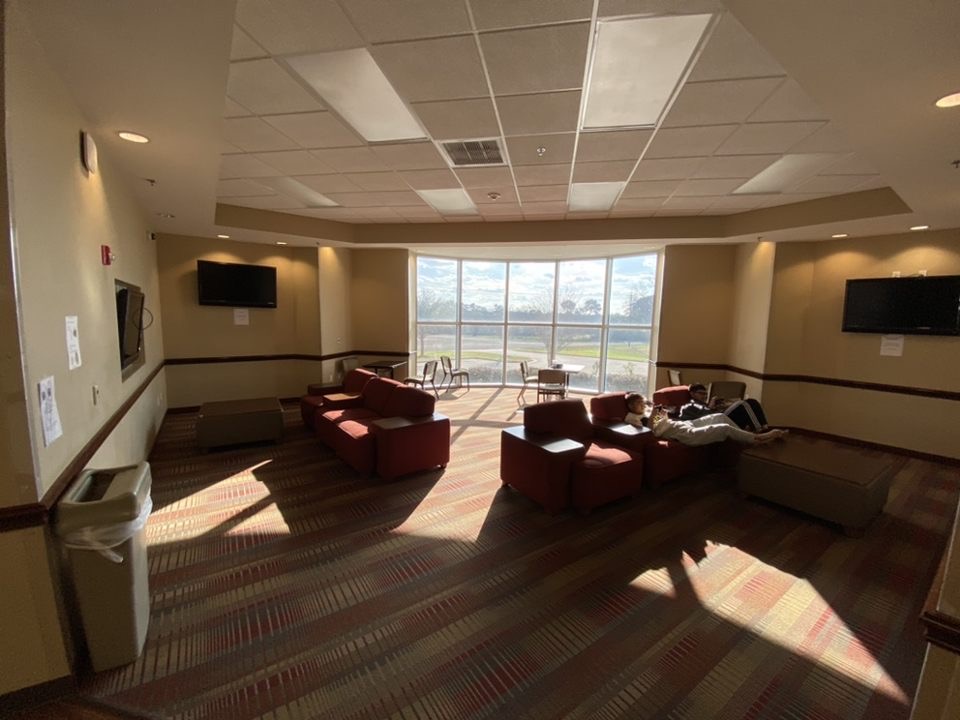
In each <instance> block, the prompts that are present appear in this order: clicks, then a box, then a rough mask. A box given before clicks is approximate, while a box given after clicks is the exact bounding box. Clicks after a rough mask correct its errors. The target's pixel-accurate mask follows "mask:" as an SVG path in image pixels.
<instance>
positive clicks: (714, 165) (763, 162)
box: [693, 155, 782, 179]
mask: <svg viewBox="0 0 960 720" xmlns="http://www.w3.org/2000/svg"><path fill="white" fill-rule="evenodd" d="M781 157H782V156H781V155H714V156H713V157H708V158H705V159H704V161H703V162H702V163H701V164H700V167H698V168H697V171H696V172H695V173H694V174H693V177H695V178H743V179H747V178H752V177H753V176H754V175H756V174H757V173H758V172H760V171H762V170H765V169H766V168H768V167H770V166H771V165H772V164H773V163H775V162H776V161H777V160H779V159H780V158H781Z"/></svg>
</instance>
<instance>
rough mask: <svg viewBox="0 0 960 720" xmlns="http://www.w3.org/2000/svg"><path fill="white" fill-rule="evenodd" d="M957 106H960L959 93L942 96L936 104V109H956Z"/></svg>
mask: <svg viewBox="0 0 960 720" xmlns="http://www.w3.org/2000/svg"><path fill="white" fill-rule="evenodd" d="M957 105H960V92H955V93H950V94H949V95H944V96H943V97H942V98H940V99H939V100H937V102H936V106H937V107H938V108H949V107H957Z"/></svg>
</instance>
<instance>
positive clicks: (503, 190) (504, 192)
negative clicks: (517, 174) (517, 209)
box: [467, 182, 517, 205]
mask: <svg viewBox="0 0 960 720" xmlns="http://www.w3.org/2000/svg"><path fill="white" fill-rule="evenodd" d="M490 193H500V197H498V198H497V199H496V200H494V199H493V198H492V197H490ZM467 195H469V196H470V199H471V200H473V202H474V204H475V205H487V204H490V203H507V204H516V203H517V191H516V190H514V189H513V183H512V182H511V183H510V184H506V183H505V184H503V185H492V186H490V187H482V188H469V189H468V190H467Z"/></svg>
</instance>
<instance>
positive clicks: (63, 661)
mask: <svg viewBox="0 0 960 720" xmlns="http://www.w3.org/2000/svg"><path fill="white" fill-rule="evenodd" d="M5 12H6V17H5V18H4V20H5V22H4V26H3V27H4V41H5V53H4V60H5V67H4V104H5V110H6V137H5V144H4V147H5V151H6V156H7V158H6V160H7V162H6V166H7V169H8V171H9V173H10V175H9V178H8V185H9V194H10V200H9V215H10V222H11V227H12V230H13V242H12V246H11V245H8V244H7V243H4V248H3V251H2V253H0V255H2V260H0V277H2V279H0V329H2V331H3V336H4V338H5V340H9V342H5V343H4V346H3V355H2V361H0V362H2V369H3V373H2V375H3V386H4V388H3V389H4V394H3V401H2V402H3V415H2V417H0V436H3V437H4V438H5V439H9V442H10V443H16V445H9V446H7V445H0V447H4V448H5V449H3V450H2V453H3V457H2V458H0V459H2V460H3V461H4V463H5V465H4V467H7V465H6V462H7V461H10V462H11V463H12V464H13V466H14V467H15V468H16V472H13V473H9V472H5V473H3V474H2V475H0V503H2V505H3V506H10V505H17V504H23V503H30V502H37V501H38V500H39V499H41V498H42V497H43V495H44V493H45V492H46V491H47V490H48V489H50V487H51V486H52V485H53V483H54V482H55V480H56V479H57V477H58V476H59V475H60V474H61V473H62V472H63V470H64V469H65V468H66V467H67V466H68V465H69V464H70V463H71V462H72V461H73V459H74V458H75V457H76V456H77V454H78V453H79V452H80V450H81V449H82V448H83V447H84V446H85V445H86V444H87V443H88V442H89V441H90V440H91V438H92V437H93V436H94V435H95V434H96V433H97V432H98V431H99V430H100V429H101V428H102V427H104V426H105V425H106V424H107V422H108V421H109V420H110V419H111V417H112V416H113V415H114V414H115V413H116V412H117V411H118V410H119V408H120V407H121V406H122V405H123V403H124V402H125V401H126V400H127V399H128V398H129V397H131V395H132V394H133V393H134V392H136V391H137V390H138V389H139V387H140V386H141V385H142V384H143V383H144V381H145V380H146V378H147V377H148V376H149V375H150V373H151V372H152V371H153V370H154V369H155V368H156V367H157V366H158V365H159V364H160V363H161V362H162V360H163V357H164V349H163V338H162V316H161V312H160V304H159V292H158V284H157V272H156V261H155V253H154V246H153V243H152V241H151V240H150V239H149V238H148V226H147V223H146V221H145V218H144V217H143V215H142V214H141V212H140V211H139V209H138V207H137V204H136V203H135V201H134V199H133V197H132V195H131V193H130V192H129V189H128V188H129V179H128V178H126V177H124V176H123V175H122V174H121V172H120V170H119V169H118V165H117V163H116V162H115V159H114V158H113V157H112V156H111V154H110V152H109V149H108V147H106V146H107V143H105V142H101V148H100V171H99V172H98V173H97V174H95V175H89V174H87V173H86V171H85V170H84V169H83V168H82V166H81V164H80V156H79V149H78V148H79V142H78V140H79V133H80V130H81V129H89V128H90V127H91V126H90V124H89V123H88V122H87V121H86V119H85V118H83V117H82V116H81V115H80V113H79V111H78V110H77V108H76V106H75V105H74V103H73V99H72V97H71V95H70V92H69V91H68V90H67V89H66V88H65V87H64V85H63V84H62V82H61V81H60V79H59V78H58V77H57V76H56V74H55V73H54V72H53V71H52V70H51V69H50V67H49V65H48V64H47V63H46V60H45V57H44V54H43V51H42V49H41V48H40V46H39V45H38V44H37V43H36V41H35V40H34V38H33V35H32V33H31V31H30V28H29V25H28V24H27V23H26V22H25V20H24V18H23V16H22V14H21V12H20V10H19V6H18V3H17V2H11V3H6V6H5ZM101 244H107V245H110V246H111V248H112V249H113V251H114V253H115V254H116V256H117V261H116V263H115V264H114V265H112V266H109V267H108V266H104V265H102V264H101V262H100V245H101ZM8 253H12V254H8ZM11 258H12V259H11ZM11 265H12V266H13V272H14V274H15V277H16V280H15V282H16V287H17V289H18V291H19V298H16V296H15V294H14V285H13V283H12V282H11V279H10V267H11ZM115 279H121V280H124V281H127V282H130V283H133V284H135V285H139V286H140V287H141V288H142V289H143V290H144V292H145V294H146V304H147V307H148V309H149V310H151V311H152V313H153V316H154V322H153V325H152V326H151V327H150V328H148V329H147V330H146V332H145V351H146V361H145V363H144V365H143V366H142V367H140V368H139V369H137V370H136V371H135V372H133V373H132V374H131V375H130V376H129V377H128V378H127V379H126V380H123V379H122V378H121V373H120V359H119V351H118V339H117V324H116V304H115V287H114V280H115ZM15 307H16V308H17V309H16V310H15ZM18 313H19V317H18ZM67 315H76V316H77V317H78V321H79V330H80V349H81V354H82V359H83V364H82V366H81V367H79V368H76V369H74V370H69V369H68V364H67V352H66V341H65V325H64V317H65V316H67ZM15 323H16V324H15ZM18 327H19V333H20V348H19V350H20V353H22V364H21V356H20V353H18V352H17V342H16V339H17V334H18ZM48 376H53V378H54V380H55V383H56V398H57V405H58V410H59V415H60V420H61V423H62V426H63V435H62V436H61V437H59V438H58V439H56V440H55V441H53V442H52V443H51V444H50V445H49V446H47V447H44V444H43V440H42V432H41V423H40V417H39V408H38V397H37V383H38V382H39V381H40V380H41V379H42V378H45V377H48ZM164 380H165V376H164V373H163V372H160V373H159V374H158V375H157V376H156V378H155V379H154V380H153V381H152V382H151V383H150V385H149V386H148V387H147V389H146V392H145V393H143V395H141V397H140V398H139V400H138V401H137V402H136V403H135V404H134V407H133V409H132V411H131V412H129V413H127V414H126V415H125V416H124V417H123V419H122V420H121V422H120V424H119V425H118V427H117V428H116V429H115V430H114V431H113V433H111V435H110V436H109V437H108V438H107V440H106V442H105V444H104V445H103V447H102V448H101V450H100V452H99V453H98V454H97V456H96V457H95V458H94V463H92V464H94V465H111V464H120V463H125V462H133V461H136V460H141V459H143V457H144V456H145V455H146V452H147V448H148V447H149V446H150V443H151V442H152V440H153V434H154V432H155V430H156V427H157V426H158V424H159V422H160V420H161V418H162V417H163V413H164V411H165V409H166V408H165V400H164V396H165V384H164ZM18 385H19V387H18ZM94 385H96V386H98V387H99V388H100V399H99V402H98V403H96V404H95V403H94V401H93V392H92V389H93V386H94ZM24 398H26V405H24ZM31 455H32V457H33V459H32V460H31V459H30V457H31ZM45 533H46V531H45V530H44V529H43V528H30V529H25V530H19V531H14V532H7V533H2V534H0V577H2V578H3V592H2V593H0V646H2V647H3V648H5V649H6V650H9V649H10V648H16V649H17V652H16V653H11V652H4V653H0V657H2V661H0V663H2V664H0V694H2V693H5V692H9V691H13V690H17V689H19V688H22V687H27V686H31V685H36V684H40V683H43V682H45V681H48V680H53V679H56V678H59V677H63V676H64V675H67V674H69V672H70V667H69V664H68V661H67V649H66V645H65V642H64V633H63V631H62V629H61V626H60V622H59V616H58V613H57V610H56V598H57V591H56V589H55V586H56V582H55V581H54V580H53V578H54V577H55V573H54V572H53V571H52V569H51V568H50V566H49V564H48V558H49V557H50V556H51V553H50V550H49V538H48V536H47V535H46V534H45Z"/></svg>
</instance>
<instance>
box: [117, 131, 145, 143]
mask: <svg viewBox="0 0 960 720" xmlns="http://www.w3.org/2000/svg"><path fill="white" fill-rule="evenodd" d="M117 135H119V136H120V137H121V138H123V139H124V140H126V141H127V142H132V143H148V142H150V138H148V137H147V136H146V135H141V134H140V133H135V132H129V131H127V130H122V131H120V132H118V133H117Z"/></svg>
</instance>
